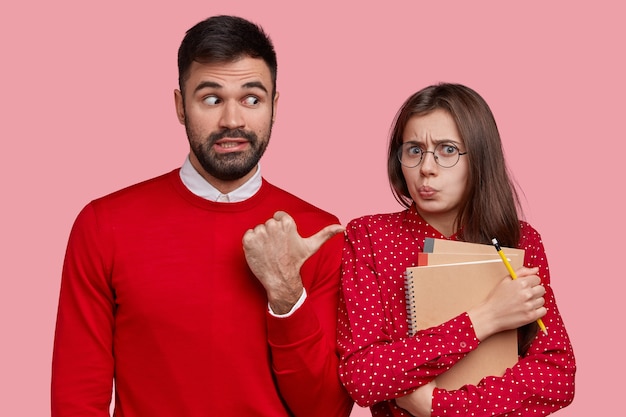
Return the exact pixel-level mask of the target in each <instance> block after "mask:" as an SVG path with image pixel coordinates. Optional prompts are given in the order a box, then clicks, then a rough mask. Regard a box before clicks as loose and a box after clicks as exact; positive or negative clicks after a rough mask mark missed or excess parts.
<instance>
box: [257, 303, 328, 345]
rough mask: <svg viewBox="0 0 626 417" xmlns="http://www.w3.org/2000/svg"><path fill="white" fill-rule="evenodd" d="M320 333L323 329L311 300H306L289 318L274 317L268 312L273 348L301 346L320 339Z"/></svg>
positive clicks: (268, 327) (268, 328) (268, 324)
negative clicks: (300, 344) (315, 338)
mask: <svg viewBox="0 0 626 417" xmlns="http://www.w3.org/2000/svg"><path fill="white" fill-rule="evenodd" d="M288 314H289V313H288ZM320 332H321V327H320V324H319V321H318V320H317V315H316V314H315V311H314V310H313V307H312V306H311V302H310V300H304V302H303V303H302V305H301V306H300V307H299V308H297V309H295V310H292V312H291V313H290V314H289V316H288V317H278V316H275V315H272V314H271V313H270V312H269V310H268V312H267V338H268V341H269V343H270V345H272V346H276V347H287V346H292V345H294V344H299V343H302V342H303V341H304V340H307V339H310V338H311V337H318V333H320Z"/></svg>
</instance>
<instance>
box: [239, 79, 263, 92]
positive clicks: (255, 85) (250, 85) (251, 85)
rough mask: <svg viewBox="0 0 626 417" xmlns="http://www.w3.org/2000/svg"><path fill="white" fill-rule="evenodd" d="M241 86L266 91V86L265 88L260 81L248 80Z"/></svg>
mask: <svg viewBox="0 0 626 417" xmlns="http://www.w3.org/2000/svg"><path fill="white" fill-rule="evenodd" d="M242 87H243V88H259V89H261V90H263V91H264V92H265V93H268V91H267V88H265V85H263V83H262V82H260V81H250V82H249V83H245V84H244V85H243V86H242Z"/></svg>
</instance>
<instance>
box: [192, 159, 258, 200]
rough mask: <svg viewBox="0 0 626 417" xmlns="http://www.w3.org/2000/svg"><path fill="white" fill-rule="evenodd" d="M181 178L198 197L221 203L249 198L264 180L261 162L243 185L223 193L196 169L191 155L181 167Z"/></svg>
mask: <svg viewBox="0 0 626 417" xmlns="http://www.w3.org/2000/svg"><path fill="white" fill-rule="evenodd" d="M180 179H181V180H182V182H183V184H185V187H187V188H188V189H189V191H191V192H192V193H194V194H195V195H197V196H198V197H202V198H204V199H206V200H210V201H217V202H220V203H236V202H239V201H244V200H247V199H248V198H250V197H252V196H253V195H254V194H256V192H257V191H259V189H260V188H261V184H262V182H263V181H262V178H261V164H260V163H259V164H258V165H257V170H256V172H255V173H254V175H253V176H252V177H251V178H250V179H249V180H248V181H246V182H245V183H244V184H243V185H242V186H241V187H239V188H237V189H236V190H233V191H231V192H230V193H228V194H222V193H220V192H219V190H218V189H217V188H215V187H214V186H212V185H211V184H209V182H208V181H207V180H205V179H204V178H203V177H202V175H200V173H199V172H198V171H196V169H195V168H194V166H193V165H191V161H190V160H189V156H187V158H186V159H185V162H184V163H183V166H182V167H181V168H180Z"/></svg>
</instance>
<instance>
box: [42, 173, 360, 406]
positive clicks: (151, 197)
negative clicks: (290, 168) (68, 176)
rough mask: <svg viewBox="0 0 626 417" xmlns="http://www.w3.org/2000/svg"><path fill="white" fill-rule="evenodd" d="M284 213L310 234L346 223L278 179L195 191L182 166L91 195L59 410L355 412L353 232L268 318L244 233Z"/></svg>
mask: <svg viewBox="0 0 626 417" xmlns="http://www.w3.org/2000/svg"><path fill="white" fill-rule="evenodd" d="M277 210H283V211H285V212H287V213H289V214H290V215H291V216H292V217H293V218H294V219H295V221H296V224H297V225H298V230H299V232H300V234H301V235H302V236H309V235H311V234H313V233H314V232H317V231H318V230H320V229H321V228H322V227H324V226H326V225H328V224H331V223H337V222H338V221H337V219H336V218H335V217H334V216H332V215H330V214H328V213H326V212H324V211H322V210H320V209H318V208H316V207H314V206H312V205H310V204H308V203H306V202H304V201H302V200H300V199H298V198H297V197H294V196H293V195H291V194H289V193H287V192H285V191H283V190H280V189H279V188H277V187H274V186H273V185H271V184H269V183H268V182H266V181H265V180H264V181H263V185H262V187H261V189H260V190H259V191H258V192H257V194H255V195H254V196H253V197H251V198H250V199H248V200H246V201H243V202H239V203H215V202H211V201H207V200H204V199H202V198H200V197H197V196H195V195H194V194H192V193H191V192H190V191H189V190H188V189H187V188H186V187H185V186H184V185H183V184H182V182H181V180H180V178H179V175H178V170H174V171H172V172H170V173H168V174H165V175H163V176H160V177H158V178H154V179H152V180H149V181H146V182H143V183H141V184H137V185H134V186H132V187H129V188H126V189H124V190H121V191H118V192H116V193H113V194H111V195H109V196H106V197H103V198H101V199H98V200H95V201H93V202H91V203H90V204H88V205H87V206H86V207H85V208H84V209H83V210H82V212H81V213H80V214H79V216H78V218H77V219H76V222H75V224H74V227H73V229H72V232H71V235H70V238H69V243H68V247H67V253H66V258H65V263H64V267H63V277H62V283H61V294H60V300H59V310H58V318H57V327H56V335H55V341H54V354H53V363H52V416H53V417H60V416H63V417H66V416H81V417H86V416H108V415H109V413H108V410H109V404H110V400H111V392H112V383H113V381H114V380H115V415H116V416H117V417H159V416H163V417H172V416H185V417H201V416H202V417H206V416H252V415H255V416H272V417H275V416H288V415H295V416H347V415H349V413H350V409H351V401H350V400H349V398H348V396H347V394H346V392H345V391H344V389H343V388H342V386H341V383H340V381H339V378H338V373H337V366H338V359H337V354H336V342H335V340H336V339H335V334H336V333H335V331H336V328H335V327H336V314H337V298H338V282H339V275H340V272H339V270H340V263H341V247H342V240H341V237H340V236H336V237H334V238H333V239H331V240H330V241H329V242H327V243H326V244H325V245H324V246H323V247H322V248H321V249H320V251H319V252H318V253H317V254H315V255H314V256H312V257H311V258H310V259H309V260H308V261H307V262H306V263H305V264H304V266H303V267H302V270H301V273H302V279H303V282H304V287H305V288H306V291H307V294H308V297H307V299H306V301H305V302H304V304H303V305H302V306H301V307H300V308H299V309H298V310H296V312H295V313H294V314H293V315H292V316H291V317H288V318H276V317H273V316H271V315H270V314H269V313H268V311H267V310H268V308H267V297H266V295H265V291H264V289H263V287H262V286H261V284H260V283H259V282H258V280H257V279H256V278H255V277H254V275H253V274H252V273H251V272H250V270H249V269H248V266H247V264H246V261H245V258H244V254H243V249H242V243H241V239H242V236H243V234H244V232H245V231H246V230H247V229H249V228H253V227H254V226H256V225H257V224H260V223H264V222H265V221H266V220H267V219H269V218H270V217H272V215H273V214H274V212H275V211H277Z"/></svg>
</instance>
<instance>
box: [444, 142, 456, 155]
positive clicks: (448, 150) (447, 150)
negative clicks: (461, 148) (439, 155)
mask: <svg viewBox="0 0 626 417" xmlns="http://www.w3.org/2000/svg"><path fill="white" fill-rule="evenodd" d="M441 151H442V152H443V154H444V155H454V154H455V153H457V152H458V149H457V148H456V146H454V145H445V144H444V145H441Z"/></svg>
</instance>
